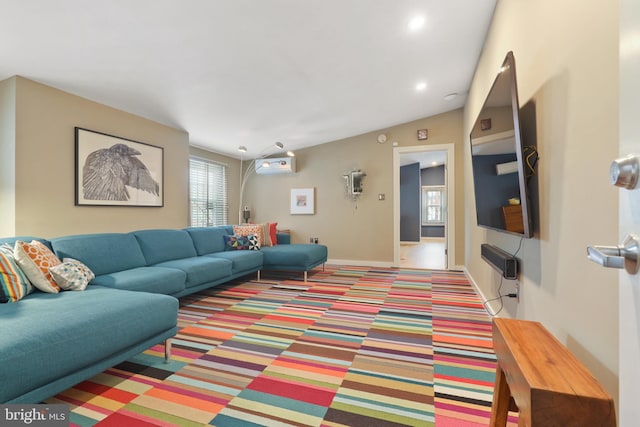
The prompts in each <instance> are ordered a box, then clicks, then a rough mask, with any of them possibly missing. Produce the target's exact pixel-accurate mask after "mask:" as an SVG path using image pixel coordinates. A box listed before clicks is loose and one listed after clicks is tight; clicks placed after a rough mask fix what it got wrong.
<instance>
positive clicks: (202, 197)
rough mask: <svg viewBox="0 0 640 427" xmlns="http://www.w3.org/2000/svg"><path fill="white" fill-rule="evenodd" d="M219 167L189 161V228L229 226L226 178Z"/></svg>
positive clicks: (198, 161) (207, 162)
mask: <svg viewBox="0 0 640 427" xmlns="http://www.w3.org/2000/svg"><path fill="white" fill-rule="evenodd" d="M228 169H229V167H228V166H227V165H225V164H222V163H217V162H213V161H210V160H204V159H199V158H193V157H192V158H190V159H189V188H190V190H189V204H190V208H189V212H190V214H191V226H193V227H207V226H214V225H226V224H228V217H229V203H228V201H227V192H228V188H227V181H228V180H227V174H228Z"/></svg>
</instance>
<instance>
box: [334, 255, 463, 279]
mask: <svg viewBox="0 0 640 427" xmlns="http://www.w3.org/2000/svg"><path fill="white" fill-rule="evenodd" d="M327 264H335V265H352V266H354V267H380V268H394V265H393V261H366V260H359V259H328V260H327ZM423 270H434V269H433V268H424V269H423ZM447 270H451V271H464V272H465V274H467V276H468V275H469V274H468V273H467V271H466V268H465V267H464V266H462V265H454V266H452V267H449V268H448V269H447Z"/></svg>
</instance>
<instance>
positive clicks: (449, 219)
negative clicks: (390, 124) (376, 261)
mask: <svg viewBox="0 0 640 427" xmlns="http://www.w3.org/2000/svg"><path fill="white" fill-rule="evenodd" d="M438 151H442V152H444V153H446V160H445V164H446V169H445V171H446V172H445V186H446V191H447V196H446V199H447V210H446V213H445V215H446V221H445V222H446V226H445V228H446V231H445V239H446V243H445V246H446V249H445V250H446V261H445V262H446V266H445V268H447V269H454V268H457V267H455V266H454V262H455V259H456V257H455V180H454V176H455V168H454V164H455V163H454V160H455V146H454V145H453V144H433V145H426V146H409V147H397V146H394V148H393V242H394V243H393V266H394V267H400V163H401V162H400V160H401V156H402V155H405V154H411V153H423V152H438Z"/></svg>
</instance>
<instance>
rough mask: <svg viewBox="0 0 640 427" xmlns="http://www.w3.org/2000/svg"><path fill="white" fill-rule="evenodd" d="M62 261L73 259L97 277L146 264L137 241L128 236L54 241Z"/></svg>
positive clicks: (125, 234) (52, 244) (79, 236)
mask: <svg viewBox="0 0 640 427" xmlns="http://www.w3.org/2000/svg"><path fill="white" fill-rule="evenodd" d="M51 246H52V247H53V250H54V251H55V253H56V255H58V257H59V258H73V259H77V260H78V261H80V262H82V263H83V264H85V265H86V266H87V267H89V268H90V269H91V271H93V272H94V274H95V275H96V276H100V275H103V274H109V273H114V272H116V271H123V270H129V269H131V268H136V267H144V266H145V265H146V264H147V263H146V260H145V259H144V255H143V254H142V250H141V249H140V245H138V241H137V240H136V238H135V237H134V236H132V235H131V234H129V233H97V234H81V235H76V236H65V237H58V238H55V239H51Z"/></svg>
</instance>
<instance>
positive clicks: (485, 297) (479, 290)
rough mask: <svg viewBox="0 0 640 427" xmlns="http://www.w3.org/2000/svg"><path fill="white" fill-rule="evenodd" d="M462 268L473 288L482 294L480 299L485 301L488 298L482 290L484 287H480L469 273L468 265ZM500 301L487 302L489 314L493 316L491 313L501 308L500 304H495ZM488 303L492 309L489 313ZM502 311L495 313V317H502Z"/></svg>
mask: <svg viewBox="0 0 640 427" xmlns="http://www.w3.org/2000/svg"><path fill="white" fill-rule="evenodd" d="M462 269H463V271H464V274H465V275H466V276H467V278H468V279H469V282H470V283H471V285H472V286H473V289H475V291H476V293H477V294H478V295H479V296H480V299H481V300H482V302H483V303H485V301H487V300H488V298H487V296H486V295H485V294H484V292H482V289H480V287H479V286H478V284H477V283H476V281H475V280H474V278H473V276H472V275H471V274H470V273H469V270H467V267H462ZM499 303H500V300H494V301H489V302H486V303H485V311H487V314H489V315H490V316H491V313H495V312H497V311H498V310H500V306H499V305H498V306H494V304H499ZM487 305H488V306H489V308H490V309H491V313H489V311H488V310H487ZM503 312H504V310H501V311H500V313H503ZM500 313H498V314H497V315H495V316H493V317H502V316H500ZM507 317H508V316H507Z"/></svg>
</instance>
